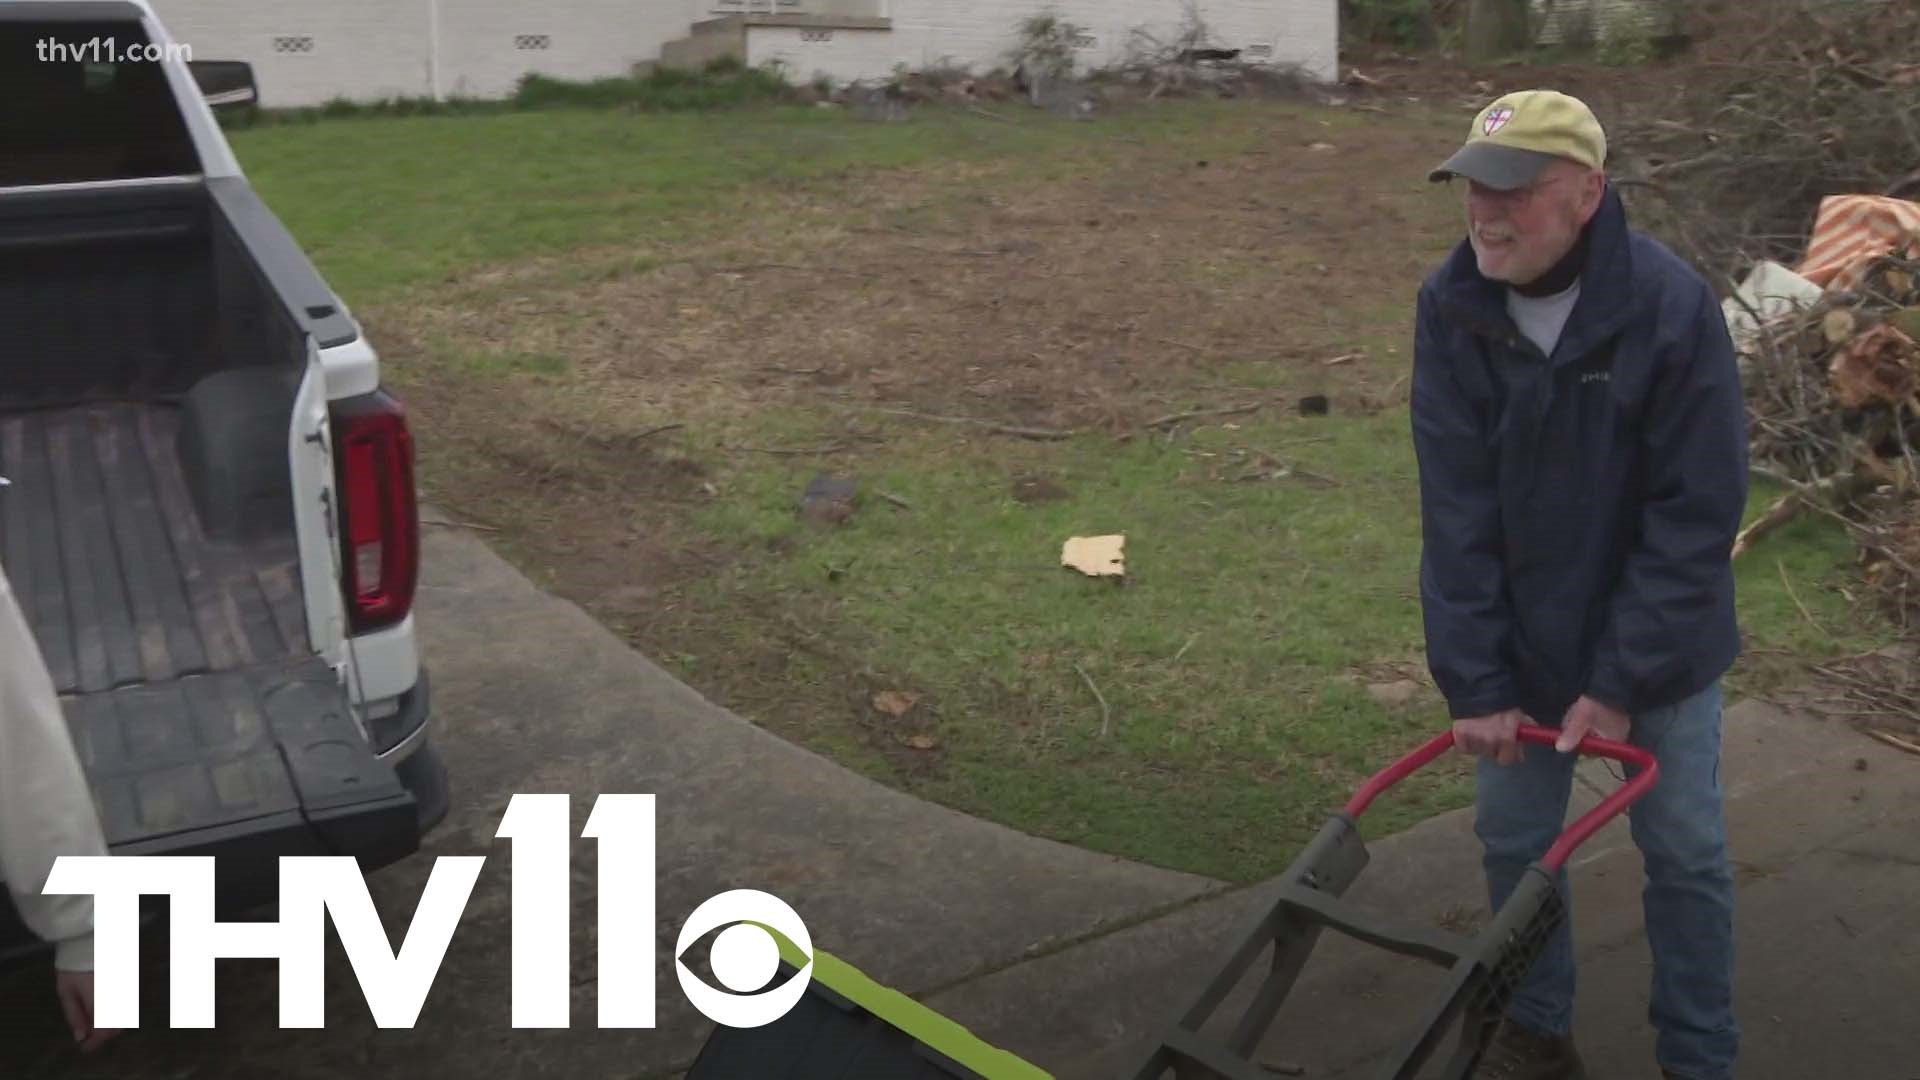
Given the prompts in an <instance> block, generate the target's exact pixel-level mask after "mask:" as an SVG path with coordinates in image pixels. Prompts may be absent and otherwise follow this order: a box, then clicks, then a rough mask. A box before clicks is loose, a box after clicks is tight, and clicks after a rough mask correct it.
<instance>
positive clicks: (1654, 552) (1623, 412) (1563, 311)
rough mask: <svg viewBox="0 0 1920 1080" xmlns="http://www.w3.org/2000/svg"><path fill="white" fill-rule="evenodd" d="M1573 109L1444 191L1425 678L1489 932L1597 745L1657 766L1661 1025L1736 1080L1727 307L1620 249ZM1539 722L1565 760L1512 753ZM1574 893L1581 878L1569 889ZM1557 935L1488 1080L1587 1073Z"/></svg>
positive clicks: (1614, 204) (1672, 265) (1424, 358)
mask: <svg viewBox="0 0 1920 1080" xmlns="http://www.w3.org/2000/svg"><path fill="white" fill-rule="evenodd" d="M1605 160H1606V140H1605V136H1604V134H1603V133H1602V131H1601V128H1600V124H1599V122H1598V121H1597V120H1595V119H1594V116H1593V114H1592V112H1591V111H1590V110H1588V108H1587V107H1586V106H1585V105H1584V104H1582V103H1581V102H1579V101H1577V100H1575V99H1573V98H1571V97H1567V96H1566V95H1563V94H1558V93H1554V92H1551V91H1543V90H1535V91H1526V92H1522V93H1516V94H1509V95H1507V96H1505V97H1502V98H1501V99H1500V100H1498V101H1495V102H1494V103H1493V104H1491V105H1489V106H1487V108H1486V109H1485V110H1483V111H1482V112H1481V113H1480V114H1479V115H1478V116H1476V117H1475V118H1474V120H1473V126H1472V128H1471V129H1470V130H1469V131H1468V137H1467V141H1466V144H1465V145H1464V146H1462V147H1461V148H1460V150H1459V151H1458V152H1457V153H1455V154H1454V155H1453V156H1452V157H1451V158H1449V159H1448V160H1447V161H1446V162H1445V163H1444V164H1443V165H1441V166H1440V167H1439V168H1438V169H1436V170H1434V172H1433V173H1432V179H1434V180H1451V179H1455V178H1458V179H1461V180H1464V181H1465V183H1464V189H1465V190H1464V192H1463V194H1464V197H1465V205H1466V218H1467V236H1466V239H1465V241H1464V242H1462V243H1461V244H1460V245H1459V246H1458V247H1457V248H1456V249H1455V250H1454V252H1453V253H1452V255H1451V257H1450V258H1448V259H1447V261H1446V262H1445V263H1444V264H1443V265H1442V266H1441V267H1440V268H1439V269H1438V270H1437V271H1435V272H1434V273H1433V275H1432V276H1431V277H1429V278H1428V280H1427V281H1426V283H1425V284H1424V286H1423V287H1422V288H1421V290H1420V297H1419V304H1418V329H1417V341H1416V348H1415V357H1414V373H1413V393H1412V409H1413V436H1414V445H1415V448H1416V451H1417V454H1418V458H1419V464H1420V488H1421V507H1422V518H1423V533H1424V547H1423V551H1422V559H1421V571H1420V580H1421V597H1422V604H1423V608H1424V616H1425V622H1426V636H1427V655H1428V661H1429V664H1430V666H1431V668H1432V671H1433V675H1434V679H1435V681H1436V683H1437V684H1438V686H1439V687H1440V689H1441V691H1442V692H1443V693H1444V694H1445V696H1446V699H1447V703H1448V707H1449V710H1450V712H1451V715H1452V717H1453V721H1454V734H1455V737H1456V740H1457V745H1458V746H1459V747H1460V748H1461V749H1462V750H1464V751H1465V752H1467V753H1470V754H1474V755H1478V756H1479V757H1480V759H1481V760H1480V763H1479V765H1478V773H1477V797H1476V831H1477V833H1478V835H1479V837H1480V840H1481V842H1482V844H1483V845H1484V849H1485V866H1486V876H1487V884H1488V890H1489V892H1490V894H1491V898H1492V902H1493V904H1494V905H1495V906H1496V907H1497V906H1498V905H1500V904H1501V903H1503V902H1504V901H1505V900H1506V898H1507V896H1508V894H1509V893H1510V892H1511V891H1512V889H1513V887H1514V885H1515V883H1516V882H1517V880H1518V879H1519V877H1520V875H1521V873H1522V872H1523V870H1524V868H1525V867H1526V866H1527V864H1528V863H1530V862H1532V861H1534V860H1536V859H1538V858H1539V857H1540V856H1541V855H1543V854H1544V853H1545V851H1546V849H1547V847H1548V846H1549V844H1550V843H1551V842H1552V840H1553V839H1554V837H1555V835H1556V834H1557V833H1558V832H1559V830H1560V828H1561V825H1562V823H1563V821H1564V820H1565V817H1566V812H1567V802H1568V796H1569V794H1570V792H1571V787H1572V780H1573V768H1574V763H1575V758H1574V755H1573V754H1572V753H1571V751H1572V750H1573V749H1574V747H1575V746H1576V745H1577V744H1578V743H1579V741H1580V739H1581V738H1583V737H1584V736H1586V735H1587V734H1589V733H1592V734H1595V735H1598V736H1601V737H1605V738H1610V739H1623V740H1628V741H1631V742H1633V743H1634V744H1636V745H1638V746H1641V747H1645V748H1646V749H1648V750H1650V751H1652V752H1653V754H1654V755H1655V756H1656V758H1657V759H1658V760H1659V762H1660V769H1661V776H1660V782H1659V783H1658V784H1657V785H1656V786H1655V787H1654V789H1653V791H1652V792H1650V793H1649V794H1648V795H1647V797H1646V798H1644V799H1643V800H1642V801H1641V802H1640V803H1639V804H1638V805H1636V806H1635V807H1634V809H1633V812H1632V834H1633V840H1634V843H1635V844H1636V845H1637V846H1638V847H1639V849H1640V852H1641V854H1642V856H1643V858H1644V860H1645V863H1646V889H1645V894H1644V902H1645V918H1646V929H1647V940H1648V943H1649V945H1650V946H1651V949H1652V953H1653V986H1652V1005H1651V1008H1650V1010H1649V1019H1650V1020H1651V1021H1652V1023H1653V1025H1654V1026H1655V1027H1656V1028H1657V1030H1658V1032H1659V1038H1658V1044H1657V1055H1658V1058H1659V1064H1660V1067H1661V1069H1662V1071H1663V1074H1664V1075H1665V1076H1666V1077H1669V1078H1672V1077H1685V1078H1688V1080H1721V1078H1724V1077H1727V1076H1729V1075H1731V1072H1732V1069H1733V1064H1734V1056H1735V1050H1736V1045H1737V1043H1738V1039H1739V1029H1738V1027H1737V1025H1736V1023H1735V1021H1734V1015H1733V1003H1732V989H1733V883H1732V878H1731V875H1730V874H1729V872H1728V865H1727V851H1726V826H1725V819H1724V814H1723V808H1722V794H1721V787H1720V714H1721V692H1720V678H1721V676H1722V675H1723V674H1724V673H1725V672H1726V670H1727V668H1728V667H1729V665H1731V664H1732V662H1733V660H1734V657H1735V656H1736V655H1737V654H1738V652H1739V633H1738V629H1737V627H1736V624H1735V619H1734V588H1733V574H1732V569H1731V562H1730V558H1729V553H1730V549H1731V546H1732V542H1733V537H1734V534H1735V532H1736V531H1737V529H1738V526H1739V523H1740V518H1741V513H1742V511H1743V509H1744V506H1745V502H1746V475H1747V460H1746V453H1747V451H1746V413H1745V408H1744V404H1743V401H1742V397H1741V391H1740V384H1739V375H1738V372H1737V369H1736V367H1735V362H1734V355H1733V348H1732V345H1731V343H1730V341H1729V340H1728V336H1727V331H1726V326H1725V323H1724V322H1723V321H1722V316H1721V313H1720V306H1719V304H1718V303H1717V302H1716V300H1715V298H1714V295H1713V291H1712V290H1711V289H1710V288H1709V287H1708V286H1707V283H1706V282H1705V281H1704V280H1702V278H1701V277H1700V275H1699V274H1697V273H1695V272H1694V271H1693V270H1692V269H1690V268H1689V267H1688V266H1687V265H1686V264H1685V263H1683V262H1682V261H1681V260H1680V259H1678V258H1676V257H1675V256H1674V255H1673V254H1672V253H1671V252H1670V251H1668V250H1667V249H1666V248H1664V247H1662V246H1661V245H1660V244H1659V243H1657V242H1656V241H1654V240H1653V239H1651V238H1649V237H1647V236H1646V235H1644V234H1642V233H1639V232H1636V231H1634V230H1632V229H1629V228H1628V226H1627V220H1626V213H1625V210H1624V208H1623V207H1622V205H1621V203H1620V199H1619V196H1618V194H1617V193H1616V192H1615V191H1613V190H1612V188H1611V186H1610V185H1609V184H1608V182H1607V179H1606V176H1605V174H1604V172H1603V171H1602V167H1603V165H1604V164H1605ZM1528 719H1531V720H1533V721H1535V722H1538V723H1541V724H1547V725H1557V726H1559V727H1560V729H1561V736H1560V739H1559V742H1558V745H1557V746H1556V747H1552V748H1549V747H1542V746H1536V745H1532V744H1522V743H1519V742H1517V741H1516V739H1515V731H1516V729H1517V728H1518V727H1519V725H1520V724H1521V723H1522V722H1523V721H1525V720H1528ZM1559 886H1560V890H1561V892H1562V895H1563V896H1564V895H1565V894H1566V891H1567V881H1566V878H1565V876H1564V875H1562V877H1561V879H1560V882H1559ZM1573 998H1574V962H1573V951H1572V946H1571V941H1570V937H1569V935H1568V933H1567V931H1566V930H1565V929H1564V928H1563V929H1562V930H1561V932H1560V933H1559V934H1558V935H1557V936H1556V937H1555V938H1554V940H1553V941H1552V942H1551V944H1550V945H1549V946H1548V947H1547V949H1546V951H1545V953H1544V954H1543V955H1542V957H1541V958H1540V961H1539V962H1538V964H1537V965H1536V966H1535V967H1534V969H1533V971H1532V973H1531V975H1530V976H1529V979H1528V980H1527V982H1526V983H1525V985H1524V986H1523V987H1522V988H1521V990H1520V991H1519V992H1518V993H1517V994H1516V996H1515V999H1514V1001H1513V1002H1512V1003H1511V1005H1510V1006H1509V1008H1508V1011H1507V1016H1506V1018H1505V1023H1503V1024H1502V1026H1501V1032H1500V1034H1499V1035H1498V1037H1497V1038H1496V1042H1495V1045H1494V1047H1493V1049H1492V1050H1491V1051H1490V1053H1489V1058H1488V1061H1487V1062H1486V1063H1485V1065H1484V1066H1483V1071H1482V1073H1481V1075H1487V1076H1505V1077H1527V1078H1538V1080H1546V1078H1560V1077H1584V1076H1585V1075H1586V1072H1585V1069H1584V1066H1583V1065H1582V1063H1581V1060H1580V1056H1579V1054H1578V1052H1577V1051H1576V1049H1575V1047H1574V1043H1573V1039H1572V1035H1571V1027H1572V1020H1573Z"/></svg>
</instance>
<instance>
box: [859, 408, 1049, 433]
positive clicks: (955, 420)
mask: <svg viewBox="0 0 1920 1080" xmlns="http://www.w3.org/2000/svg"><path fill="white" fill-rule="evenodd" d="M873 411H874V412H881V413H886V414H887V415H889V416H908V417H912V418H913V419H915V420H931V421H933V422H934V423H936V424H968V425H971V426H973V427H981V428H986V429H987V430H988V431H991V432H993V433H994V434H996V435H1017V436H1019V437H1020V438H1022V439H1038V440H1041V441H1059V440H1061V439H1071V438H1073V437H1074V436H1075V435H1077V434H1079V432H1077V431H1072V430H1068V431H1060V430H1056V429H1054V428H1032V427H1019V426H1017V425H1014V424H1001V423H996V422H994V421H992V420H980V419H976V418H974V417H971V416H938V415H935V414H933V413H923V412H915V411H914V410H912V409H879V408H876V409H874V410H873Z"/></svg>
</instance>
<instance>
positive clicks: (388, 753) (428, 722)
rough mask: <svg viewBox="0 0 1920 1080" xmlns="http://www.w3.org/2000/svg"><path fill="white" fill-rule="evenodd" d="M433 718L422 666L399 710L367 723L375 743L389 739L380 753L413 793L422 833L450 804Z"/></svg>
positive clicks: (429, 688) (429, 684)
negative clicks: (416, 680) (433, 737)
mask: <svg viewBox="0 0 1920 1080" xmlns="http://www.w3.org/2000/svg"><path fill="white" fill-rule="evenodd" d="M432 719H433V684H432V682H431V681H430V680H429V679H428V678H427V672H426V669H425V668H422V669H421V670H420V679H419V681H418V682H416V683H414V685H413V689H411V690H409V691H407V692H406V693H404V694H402V695H400V708H399V711H397V712H395V713H393V714H392V715H391V716H389V717H386V718H385V719H382V720H377V721H374V722H373V723H371V724H368V725H367V726H368V728H369V730H370V732H371V734H372V735H373V741H374V745H375V746H376V747H377V746H379V745H381V744H382V743H383V742H385V741H387V739H388V738H389V737H390V738H391V739H392V744H391V746H390V748H389V749H387V750H384V751H381V753H380V755H379V757H380V760H381V761H384V762H386V763H387V764H389V765H391V766H393V772H394V775H395V776H397V777H399V778H400V786H401V787H404V788H406V789H407V792H408V794H410V795H412V796H413V801H414V806H415V807H416V808H417V810H418V811H419V819H420V835H421V836H425V835H426V834H427V833H429V832H432V831H433V829H434V827H435V826H437V825H439V824H440V822H441V821H443V820H445V819H446V816H447V809H448V807H449V805H450V804H451V792H450V790H449V788H448V785H447V766H446V763H445V762H444V761H442V760H441V759H440V752H439V750H437V749H436V748H435V747H434V745H433V739H432Z"/></svg>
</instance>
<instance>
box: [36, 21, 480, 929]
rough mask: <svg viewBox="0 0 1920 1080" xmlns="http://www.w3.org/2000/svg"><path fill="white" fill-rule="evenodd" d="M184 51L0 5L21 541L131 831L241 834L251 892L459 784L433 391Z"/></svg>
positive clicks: (77, 728)
mask: <svg viewBox="0 0 1920 1080" xmlns="http://www.w3.org/2000/svg"><path fill="white" fill-rule="evenodd" d="M170 44H171V42H170V40H169V38H168V36H167V34H166V31H165V30H164V29H163V28H162V27H161V25H160V23H159V21H158V20H157V19H156V18H155V16H154V13H153V11H152V9H151V8H150V7H149V6H148V4H147V3H146V0H110V2H101V0H0V350H4V354H5V359H4V361H0V477H4V478H5V484H4V485H3V486H0V561H3V562H4V565H5V567H6V574H7V578H8V580H10V581H11V582H12V585H13V591H14V593H15V595H16V596H17V598H18V599H19V602H20V605H21V607H22V609H23V610H24V612H25V614H26V616H27V619H28V622H29V623H30V625H31V626H32V628H33V630H34V633H35V635H36V637H37V639H38V641H39V643H40V646H41V649H42V650H43V652H44V654H45V657H46V661H47V665H48V667H49V668H50V669H51V670H52V673H53V679H54V683H55V686H56V687H57V689H58V690H59V693H60V700H61V704H62V707H63V709H64V711H65V714H66V718H67V721H68V726H69V728H70V730H71V732H72V735H73V740H74V745H75V748H76V750H77V751H78V754H79V757H80V760H81V762H82V764H83V765H84V767H85V769H86V771H87V775H88V780H89V782H90V783H91V785H92V788H93V794H94V800H95V803H96V805H97V806H98V808H99V811H100V819H101V822H102V824H103V825H104V826H105V829H106V832H107V841H108V844H109V847H110V849H111V850H112V851H114V852H115V853H119V854H175V855H178V854H211V855H217V856H221V858H220V860H219V862H218V864H217V865H218V869H219V881H220V899H221V905H222V909H223V911H227V912H239V911H244V910H246V909H249V908H252V907H255V906H258V905H260V904H262V903H265V902H268V901H271V900H272V899H273V897H274V893H275V891H276V885H277V863H276V859H277V857H279V856H282V855H303V854H344V855H353V856H357V857H359V858H360V860H361V861H362V863H363V866H364V868H366V869H368V870H371V869H375V868H378V867H380V866H383V865H386V864H389V863H392V862H394V861H397V860H399V859H401V858H404V857H405V856H407V855H408V854H410V853H412V852H413V851H415V850H417V848H418V846H419V843H420V839H421V837H422V835H423V834H424V833H425V831H426V830H428V829H430V828H432V827H433V825H435V824H436V823H437V822H438V821H439V820H440V818H441V817H443V816H444V814H445V812H446V807H447V783H446V773H445V769H444V767H443V766H442V764H441V762H440V759H439V758H438V756H437V755H436V754H435V753H434V750H433V748H432V747H431V746H430V744H429V741H428V730H429V728H428V686H427V679H426V674H425V673H424V672H423V671H422V670H421V666H420V661H419V656H418V653H417V651H416V648H415V644H414V624H413V614H412V606H413V596H414V588H415V582H416V580H417V578H418V575H419V569H420V543H419V519H418V514H417V512H416V509H415V501H414V484H413V445H412V440H411V439H410V437H409V435H408V431H407V422H406V417H405V414H404V412H403V411H402V409H401V407H400V405H399V403H398V402H396V401H395V400H394V399H393V398H392V397H391V396H389V395H388V394H387V393H386V392H384V391H383V390H382V389H381V385H380V370H379V364H378V360H377V358H376V356H375V354H374V350H373V349H372V348H371V347H370V346H369V345H368V343H367V341H366V339H365V338H364V336H363V335H362V334H361V331H360V328H359V326H358V325H357V324H356V323H355V321H354V319H353V317H352V315H351V314H350V313H349V312H348V311H347V308H346V306H345V305H344V304H342V303H341V302H340V300H339V298H338V297H336V296H335V295H334V294H333V292H332V291H331V290H330V289H329V288H328V286H327V285H326V283H325V282H324V281H322V280H321V278H320V275H319V274H318V273H317V272H316V271H315V269H314V267H313V265H312V263H311V262H309V261H308V259H307V258H306V256H305V255H304V254H303V253H302V252H301V250H300V248H299V246H298V245H297V244H296V243H295V242H294V239H293V237H292V236H291V235H290V234H289V233H288V232H287V231H286V229H285V228H284V227H283V226H282V225H281V224H280V222H279V220H278V219H277V218H276V217H275V216H274V214H273V213H272V211H270V210H269V209H268V208H267V207H266V206H265V204H263V203H262V202H261V200H260V198H259V196H258V195H256V194H255V193H254V191H253V189H252V188H251V187H250V186H249V185H248V183H247V180H246V177H245V176H244V175H243V174H242V172H241V170H240V168H239V166H238V164H237V163H236V162H235V160H234V156H233V153H232V151H231V150H230V149H229V147H228V145H227V141H226V139H225V137H224V135H223V133H222V131H221V129H220V127H219V125H218V123H217V122H216V120H215V118H214V114H213V112H212V110H211V108H210V106H209V105H208V103H207V101H206V100H205V99H204V98H203V96H202V93H201V91H200V89H199V87H198V85H197V84H196V81H195V77H194V73H193V71H192V70H190V68H189V66H188V64H187V63H186V62H185V60H184V58H183V57H181V56H179V55H177V54H176V53H174V52H170V51H167V47H168V46H169V45H170ZM60 46H65V47H64V48H62V47H60ZM149 46H152V47H155V48H156V49H157V50H158V51H159V55H158V57H157V58H156V57H155V56H154V52H153V50H150V49H149ZM3 721H4V718H0V722H3ZM34 947H35V943H34V942H33V941H32V940H31V938H30V936H29V935H28V934H27V933H26V931H25V928H24V927H23V926H22V925H21V924H20V922H19V920H18V917H17V913H15V912H14V911H13V910H12V908H11V905H10V903H9V902H8V901H7V900H6V899H5V893H4V892H3V891H0V959H11V958H18V957H22V956H25V955H28V954H29V953H30V952H31V951H34Z"/></svg>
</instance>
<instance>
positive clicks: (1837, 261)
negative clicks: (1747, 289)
mask: <svg viewBox="0 0 1920 1080" xmlns="http://www.w3.org/2000/svg"><path fill="white" fill-rule="evenodd" d="M1908 244H1912V245H1913V247H1914V248H1915V249H1916V250H1920V203H1915V202H1909V201H1908V200H1906V199H1893V198H1888V197H1886V196H1884V195H1829V196H1827V197H1826V198H1825V199H1822V200H1820V212H1819V213H1818V214H1816V215H1815V216H1814V221H1813V235H1812V236H1811V237H1810V238H1809V239H1808V241H1807V257H1806V259H1805V260H1804V261H1803V262H1801V264H1800V266H1799V273H1800V276H1801V277H1803V278H1806V279H1807V280H1808V281H1811V282H1813V283H1814V284H1815V285H1818V286H1820V287H1821V288H1823V289H1827V290H1829V291H1845V290H1847V289H1852V288H1855V287H1856V286H1858V285H1859V284H1860V283H1861V281H1862V280H1863V279H1864V278H1865V276H1866V273H1867V269H1868V267H1870V266H1871V265H1872V263H1873V260H1874V259H1875V258H1877V257H1879V256H1881V255H1884V254H1886V253H1887V252H1889V251H1893V250H1895V249H1897V248H1900V247H1903V246H1906V245H1908Z"/></svg>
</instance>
